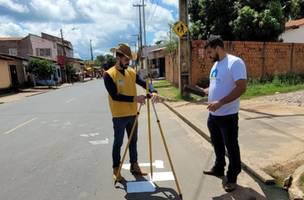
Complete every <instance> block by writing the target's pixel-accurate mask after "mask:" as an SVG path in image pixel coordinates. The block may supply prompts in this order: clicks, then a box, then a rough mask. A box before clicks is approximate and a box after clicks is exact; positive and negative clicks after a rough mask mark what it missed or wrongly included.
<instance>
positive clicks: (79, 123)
mask: <svg viewBox="0 0 304 200" xmlns="http://www.w3.org/2000/svg"><path fill="white" fill-rule="evenodd" d="M156 108H157V112H158V114H159V118H160V122H161V125H162V128H163V130H164V133H165V137H166V141H167V143H168V146H169V150H170V154H171V157H172V160H173V163H174V167H175V170H176V173H177V178H178V181H179V183H180V187H181V191H182V194H183V197H184V199H186V200H205V199H206V200H207V199H213V200H220V199H239V200H241V199H242V200H244V196H243V195H247V196H246V198H245V199H250V197H251V196H255V197H258V198H256V199H266V198H264V197H263V196H262V195H260V194H261V193H263V192H262V189H260V186H259V183H258V182H256V181H255V180H254V179H253V178H252V177H250V176H249V175H247V174H245V173H242V174H241V175H240V185H241V186H240V187H239V188H238V192H236V193H232V194H227V193H226V192H225V191H224V190H223V189H222V180H220V179H218V178H214V177H208V176H205V175H203V174H202V170H203V169H205V168H209V167H210V166H212V163H213V159H214V157H213V152H212V148H211V146H210V144H208V143H207V142H205V141H204V140H203V139H202V138H201V137H200V136H198V135H197V134H196V133H194V132H193V130H192V129H190V128H189V127H188V126H186V125H185V124H184V123H183V122H182V121H181V120H179V119H178V118H177V117H176V116H175V115H174V114H173V113H171V112H170V111H169V110H168V109H167V108H166V107H164V106H163V105H161V104H159V105H156ZM152 114H153V113H151V116H152V120H151V124H152V144H153V148H152V150H153V151H152V152H153V159H152V160H153V162H154V161H155V160H157V161H156V166H154V167H153V172H154V178H157V177H158V176H159V178H160V179H163V180H154V181H153V184H154V186H155V188H153V187H152V189H155V191H154V192H147V190H148V189H151V188H148V189H147V188H143V186H144V184H147V185H148V186H149V187H151V182H147V181H148V180H150V179H149V177H148V176H147V177H142V178H138V177H134V176H132V175H131V174H130V173H129V171H128V170H127V169H123V170H122V175H123V176H124V177H125V179H126V180H127V181H128V182H127V183H125V184H117V185H116V186H114V184H113V179H112V168H111V166H112V158H111V150H112V149H111V148H112V142H113V130H112V120H111V114H110V110H109V107H108V101H107V93H106V91H105V88H104V85H103V81H102V80H94V81H90V82H86V83H77V84H74V85H73V86H71V87H67V88H62V89H58V90H54V91H51V92H48V93H44V94H41V95H37V96H32V97H29V98H26V99H23V100H20V101H17V102H12V103H6V104H1V105H0V177H1V178H0V199H1V200H120V199H146V200H149V199H152V200H162V199H178V192H177V190H176V186H175V182H174V181H173V180H172V179H171V178H172V177H170V176H167V175H168V174H169V175H170V173H171V172H172V171H171V169H170V165H169V162H168V159H167V157H166V154H165V151H164V146H163V143H162V140H161V138H160V134H159V129H158V126H157V123H156V120H155V117H154V115H152ZM124 144H126V138H125V143H124ZM138 151H139V162H140V163H142V165H145V163H148V162H149V149H148V131H147V109H146V107H143V108H142V110H141V114H140V118H139V141H138ZM125 163H128V160H126V161H125ZM142 169H143V170H144V171H146V172H149V170H150V168H149V167H142ZM141 181H143V182H141ZM138 182H139V183H138ZM136 184H139V185H138V186H139V187H135V185H136ZM127 185H128V188H127V187H126V186H127ZM131 190H138V192H137V193H132V191H131Z"/></svg>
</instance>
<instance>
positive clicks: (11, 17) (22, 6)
mask: <svg viewBox="0 0 304 200" xmlns="http://www.w3.org/2000/svg"><path fill="white" fill-rule="evenodd" d="M141 1H142V0H0V37H2V36H18V37H24V36H27V35H28V34H29V33H31V34H35V35H39V36H40V35H41V32H44V33H48V34H51V35H54V36H58V37H60V29H62V31H63V36H64V39H66V40H69V41H71V42H72V44H73V46H74V57H77V58H81V59H84V60H85V59H90V40H92V46H93V54H94V57H96V56H97V55H100V54H106V53H109V52H110V49H111V48H112V47H115V46H117V44H118V43H128V44H129V45H130V46H133V48H132V49H134V43H135V41H136V40H137V38H136V36H132V35H135V34H138V33H139V14H138V7H133V5H134V4H139V3H140V2H141ZM145 4H146V7H145V15H146V32H147V34H146V35H147V45H152V44H154V43H155V42H156V41H158V40H162V39H164V38H166V37H167V33H168V31H169V26H168V24H169V23H173V22H175V21H177V19H178V12H177V11H178V0H145Z"/></svg>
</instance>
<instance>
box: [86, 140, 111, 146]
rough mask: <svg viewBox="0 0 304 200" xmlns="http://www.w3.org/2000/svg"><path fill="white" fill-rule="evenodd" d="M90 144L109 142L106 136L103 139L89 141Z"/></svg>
mask: <svg viewBox="0 0 304 200" xmlns="http://www.w3.org/2000/svg"><path fill="white" fill-rule="evenodd" d="M89 142H90V143H91V144H92V145H98V144H109V139H108V138H106V139H104V140H95V141H89Z"/></svg>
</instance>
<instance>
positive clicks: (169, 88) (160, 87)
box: [153, 80, 202, 101]
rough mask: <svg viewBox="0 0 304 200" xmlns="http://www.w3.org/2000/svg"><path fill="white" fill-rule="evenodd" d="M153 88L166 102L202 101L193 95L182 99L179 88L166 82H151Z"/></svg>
mask: <svg viewBox="0 0 304 200" xmlns="http://www.w3.org/2000/svg"><path fill="white" fill-rule="evenodd" d="M153 86H154V88H155V89H156V90H157V91H158V93H159V94H160V95H161V96H162V97H164V98H165V99H166V100H168V101H181V100H186V101H200V100H201V99H202V97H200V96H197V95H193V94H191V95H190V98H187V99H183V98H182V96H181V94H180V90H179V88H178V87H176V86H175V85H173V84H171V83H170V82H169V81H167V80H157V81H153Z"/></svg>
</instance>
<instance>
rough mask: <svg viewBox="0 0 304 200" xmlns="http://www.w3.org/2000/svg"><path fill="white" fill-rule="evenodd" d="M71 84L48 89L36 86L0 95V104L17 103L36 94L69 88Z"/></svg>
mask: <svg viewBox="0 0 304 200" xmlns="http://www.w3.org/2000/svg"><path fill="white" fill-rule="evenodd" d="M71 85H72V84H69V83H65V84H62V85H60V86H53V87H51V88H49V87H48V86H37V87H34V88H27V89H21V90H20V91H19V92H17V93H14V92H11V93H7V94H2V95H0V103H8V102H13V101H18V100H21V99H24V98H26V97H30V96H34V95H38V94H43V93H45V92H49V91H52V90H56V89H60V88H65V87H69V86H71Z"/></svg>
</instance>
